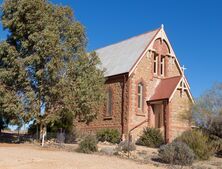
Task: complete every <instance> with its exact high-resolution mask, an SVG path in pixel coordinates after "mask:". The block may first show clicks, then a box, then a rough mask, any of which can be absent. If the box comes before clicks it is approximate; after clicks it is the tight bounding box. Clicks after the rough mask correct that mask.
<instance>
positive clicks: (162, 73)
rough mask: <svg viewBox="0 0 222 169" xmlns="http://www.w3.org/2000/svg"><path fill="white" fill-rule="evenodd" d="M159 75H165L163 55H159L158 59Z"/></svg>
mask: <svg viewBox="0 0 222 169" xmlns="http://www.w3.org/2000/svg"><path fill="white" fill-rule="evenodd" d="M160 75H161V76H164V75H165V57H164V56H161V59H160Z"/></svg>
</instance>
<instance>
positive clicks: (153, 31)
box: [94, 28, 161, 51]
mask: <svg viewBox="0 0 222 169" xmlns="http://www.w3.org/2000/svg"><path fill="white" fill-rule="evenodd" d="M160 29H161V28H157V29H153V30H150V31H147V32H144V33H142V34H138V35H135V36H132V37H129V38H127V39H124V40H121V41H118V42H115V43H112V44H109V45H107V46H104V47H100V48H97V49H94V51H97V50H100V49H103V48H106V47H109V46H112V45H117V44H119V43H122V42H124V41H128V40H130V39H133V38H136V37H139V36H142V35H145V34H148V33H151V32H154V31H158V30H160Z"/></svg>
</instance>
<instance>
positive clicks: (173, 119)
mask: <svg viewBox="0 0 222 169" xmlns="http://www.w3.org/2000/svg"><path fill="white" fill-rule="evenodd" d="M180 92H181V91H180V90H177V91H176V93H175V94H174V97H173V98H172V100H171V102H170V141H172V140H173V139H175V138H176V137H177V136H179V135H180V134H181V133H182V132H184V131H185V130H187V129H190V124H189V121H188V120H186V119H185V118H184V117H185V113H187V110H189V106H190V98H189V96H188V93H187V91H184V92H183V96H182V97H181V94H180Z"/></svg>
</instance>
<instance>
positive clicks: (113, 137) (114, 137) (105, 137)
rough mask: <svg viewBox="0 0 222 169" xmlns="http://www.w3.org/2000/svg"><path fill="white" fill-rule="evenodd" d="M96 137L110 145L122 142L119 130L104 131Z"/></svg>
mask: <svg viewBox="0 0 222 169" xmlns="http://www.w3.org/2000/svg"><path fill="white" fill-rule="evenodd" d="M96 137H97V139H98V140H99V141H102V142H104V141H108V142H110V143H119V142H120V133H119V131H118V130H117V129H103V130H100V131H98V132H97V133H96Z"/></svg>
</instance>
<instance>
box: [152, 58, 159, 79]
mask: <svg viewBox="0 0 222 169" xmlns="http://www.w3.org/2000/svg"><path fill="white" fill-rule="evenodd" d="M153 73H154V74H155V75H157V73H158V55H156V54H155V55H154V59H153Z"/></svg>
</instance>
